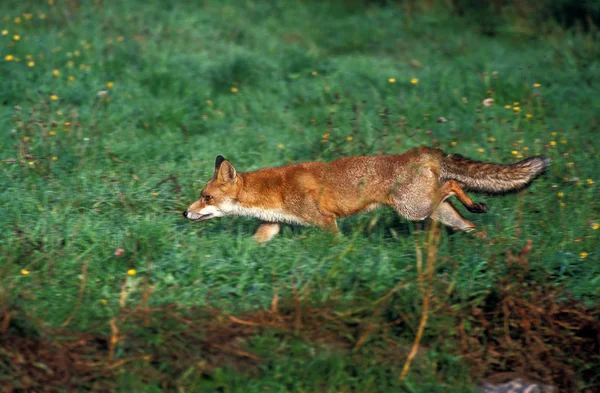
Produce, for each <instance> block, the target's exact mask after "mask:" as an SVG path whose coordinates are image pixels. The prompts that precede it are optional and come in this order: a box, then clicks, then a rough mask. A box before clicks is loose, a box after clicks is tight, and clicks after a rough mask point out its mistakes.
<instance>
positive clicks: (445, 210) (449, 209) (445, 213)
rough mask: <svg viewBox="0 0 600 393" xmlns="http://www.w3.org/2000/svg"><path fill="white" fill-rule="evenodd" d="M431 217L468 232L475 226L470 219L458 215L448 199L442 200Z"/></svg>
mask: <svg viewBox="0 0 600 393" xmlns="http://www.w3.org/2000/svg"><path fill="white" fill-rule="evenodd" d="M431 218H432V219H434V220H436V221H439V222H441V223H442V224H444V225H446V226H449V227H451V228H454V229H457V230H461V231H465V232H470V231H473V230H474V229H475V227H476V225H475V224H473V223H472V222H471V221H469V220H467V219H466V218H464V217H463V216H461V215H460V213H459V212H458V211H456V209H455V208H454V206H452V204H451V203H450V202H449V201H443V202H442V203H440V204H439V206H438V207H437V209H436V210H435V211H434V212H433V214H432V215H431Z"/></svg>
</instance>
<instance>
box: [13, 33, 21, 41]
mask: <svg viewBox="0 0 600 393" xmlns="http://www.w3.org/2000/svg"><path fill="white" fill-rule="evenodd" d="M20 39H21V36H20V35H18V34H15V35H13V40H15V41H19V40H20Z"/></svg>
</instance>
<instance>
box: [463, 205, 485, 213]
mask: <svg viewBox="0 0 600 393" xmlns="http://www.w3.org/2000/svg"><path fill="white" fill-rule="evenodd" d="M467 210H468V211H470V212H471V213H487V206H486V205H485V203H483V202H474V203H473V206H471V207H467Z"/></svg>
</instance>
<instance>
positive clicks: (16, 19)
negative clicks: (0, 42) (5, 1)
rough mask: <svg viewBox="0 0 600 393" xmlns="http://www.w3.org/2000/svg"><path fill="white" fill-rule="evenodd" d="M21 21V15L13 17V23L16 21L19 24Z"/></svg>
mask: <svg viewBox="0 0 600 393" xmlns="http://www.w3.org/2000/svg"><path fill="white" fill-rule="evenodd" d="M21 21H22V19H21V17H20V16H17V17H16V18H15V23H16V24H19V23H21Z"/></svg>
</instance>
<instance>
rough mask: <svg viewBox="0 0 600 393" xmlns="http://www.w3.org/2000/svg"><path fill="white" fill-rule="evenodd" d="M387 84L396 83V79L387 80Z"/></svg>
mask: <svg viewBox="0 0 600 393" xmlns="http://www.w3.org/2000/svg"><path fill="white" fill-rule="evenodd" d="M388 82H390V83H396V78H389V79H388Z"/></svg>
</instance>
